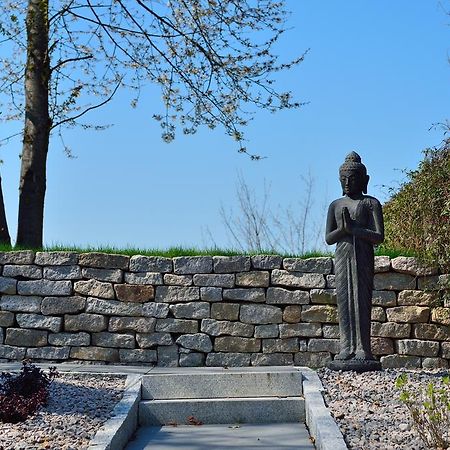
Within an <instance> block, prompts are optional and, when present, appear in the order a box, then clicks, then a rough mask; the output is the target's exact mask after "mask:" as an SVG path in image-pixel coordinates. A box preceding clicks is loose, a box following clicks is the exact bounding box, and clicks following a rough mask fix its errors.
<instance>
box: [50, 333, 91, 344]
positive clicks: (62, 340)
mask: <svg viewBox="0 0 450 450" xmlns="http://www.w3.org/2000/svg"><path fill="white" fill-rule="evenodd" d="M48 343H49V344H50V345H57V346H66V345H73V346H76V347H81V346H87V345H90V344H91V336H90V334H89V333H84V332H81V333H50V334H49V335H48Z"/></svg>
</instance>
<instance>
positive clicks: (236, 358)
mask: <svg viewBox="0 0 450 450" xmlns="http://www.w3.org/2000/svg"><path fill="white" fill-rule="evenodd" d="M250 358H251V355H250V353H208V354H207V355H206V365H207V366H210V367H246V366H249V365H250Z"/></svg>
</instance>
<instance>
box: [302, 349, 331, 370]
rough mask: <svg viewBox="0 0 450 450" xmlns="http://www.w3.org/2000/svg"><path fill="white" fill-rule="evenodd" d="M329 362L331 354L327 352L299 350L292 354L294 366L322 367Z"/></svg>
mask: <svg viewBox="0 0 450 450" xmlns="http://www.w3.org/2000/svg"><path fill="white" fill-rule="evenodd" d="M330 362H331V354H330V353H329V352H317V353H311V352H299V353H295V355H294V364H295V365H296V366H305V367H312V368H318V367H324V366H326V365H327V364H328V363H330Z"/></svg>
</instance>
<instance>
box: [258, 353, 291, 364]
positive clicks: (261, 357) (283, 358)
mask: <svg viewBox="0 0 450 450" xmlns="http://www.w3.org/2000/svg"><path fill="white" fill-rule="evenodd" d="M293 363H294V358H293V356H292V354H289V353H264V354H261V353H253V354H252V357H251V364H252V366H291V365H292V364H293Z"/></svg>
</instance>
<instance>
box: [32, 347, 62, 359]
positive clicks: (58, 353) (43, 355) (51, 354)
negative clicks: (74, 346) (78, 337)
mask: <svg viewBox="0 0 450 450" xmlns="http://www.w3.org/2000/svg"><path fill="white" fill-rule="evenodd" d="M69 353H70V347H38V348H27V358H31V359H50V360H57V359H59V360H63V359H69Z"/></svg>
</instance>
